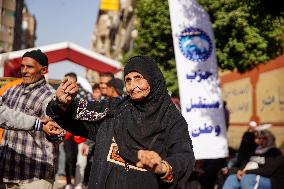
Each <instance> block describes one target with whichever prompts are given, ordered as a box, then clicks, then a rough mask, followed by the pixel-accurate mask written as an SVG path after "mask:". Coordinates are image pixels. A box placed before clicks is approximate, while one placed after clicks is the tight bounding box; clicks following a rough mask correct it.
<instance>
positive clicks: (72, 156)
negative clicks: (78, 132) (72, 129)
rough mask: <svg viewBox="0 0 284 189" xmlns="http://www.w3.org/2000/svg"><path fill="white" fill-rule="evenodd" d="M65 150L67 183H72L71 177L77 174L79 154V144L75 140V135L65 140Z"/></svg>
mask: <svg viewBox="0 0 284 189" xmlns="http://www.w3.org/2000/svg"><path fill="white" fill-rule="evenodd" d="M64 150H65V156H66V160H65V172H66V181H67V184H71V177H72V176H75V169H76V162H77V154H78V144H77V143H76V142H74V140H73V137H70V138H68V139H67V140H65V141H64Z"/></svg>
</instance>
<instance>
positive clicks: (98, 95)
mask: <svg viewBox="0 0 284 189" xmlns="http://www.w3.org/2000/svg"><path fill="white" fill-rule="evenodd" d="M101 96H102V93H101V90H100V89H94V90H93V98H94V100H100V99H101Z"/></svg>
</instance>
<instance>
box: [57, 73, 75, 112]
mask: <svg viewBox="0 0 284 189" xmlns="http://www.w3.org/2000/svg"><path fill="white" fill-rule="evenodd" d="M78 90H79V88H78V85H77V84H76V83H75V82H74V81H73V80H71V79H69V78H68V77H65V78H64V79H63V80H62V81H61V84H60V85H59V87H58V89H57V90H56V101H57V102H58V103H59V105H60V106H63V107H66V106H68V105H69V104H70V103H71V102H72V100H73V99H74V98H75V96H76V95H77V93H78Z"/></svg>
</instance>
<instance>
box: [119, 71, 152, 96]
mask: <svg viewBox="0 0 284 189" xmlns="http://www.w3.org/2000/svg"><path fill="white" fill-rule="evenodd" d="M124 82H125V88H126V91H127V93H128V94H129V96H130V98H131V99H132V100H135V101H141V100H143V99H144V98H145V97H146V96H148V94H149V93H150V85H149V83H148V81H147V80H146V79H145V78H144V77H143V75H141V74H140V73H138V72H130V73H129V74H127V75H126V76H125V77H124Z"/></svg>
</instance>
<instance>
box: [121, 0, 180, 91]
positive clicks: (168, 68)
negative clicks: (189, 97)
mask: <svg viewBox="0 0 284 189" xmlns="http://www.w3.org/2000/svg"><path fill="white" fill-rule="evenodd" d="M136 2H137V3H136V10H135V14H136V16H137V17H138V19H139V25H138V26H137V29H138V33H139V34H138V38H137V39H136V40H135V43H134V49H133V51H131V52H128V53H126V54H125V55H124V60H123V61H124V62H125V61H126V60H127V59H128V58H129V57H131V56H133V55H137V54H143V55H149V56H151V57H153V58H154V59H155V60H156V61H157V62H158V64H159V67H160V68H161V70H162V72H163V74H164V76H165V78H166V83H167V86H168V90H169V91H170V92H171V93H172V94H173V95H178V83H177V74H176V65H175V59H174V58H175V56H174V47H173V39H172V30H171V23H170V13H169V7H168V1H166V0H139V1H136Z"/></svg>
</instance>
